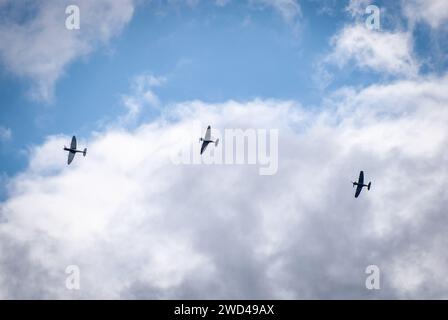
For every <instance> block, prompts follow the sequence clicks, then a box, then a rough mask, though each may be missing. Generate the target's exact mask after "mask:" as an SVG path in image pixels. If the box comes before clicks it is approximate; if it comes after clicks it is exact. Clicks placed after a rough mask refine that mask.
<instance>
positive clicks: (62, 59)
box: [0, 0, 134, 101]
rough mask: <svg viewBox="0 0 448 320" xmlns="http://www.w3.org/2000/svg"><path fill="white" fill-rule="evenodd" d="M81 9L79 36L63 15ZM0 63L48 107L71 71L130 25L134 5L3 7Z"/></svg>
mask: <svg viewBox="0 0 448 320" xmlns="http://www.w3.org/2000/svg"><path fill="white" fill-rule="evenodd" d="M73 4H75V5H77V6H78V7H79V9H80V21H81V28H80V30H67V29H66V27H65V20H66V17H67V15H66V14H65V9H66V7H67V6H68V5H73ZM0 10H2V11H1V12H0V15H1V17H2V19H0V21H1V22H0V38H1V39H2V41H1V42H0V58H1V60H2V62H3V64H4V66H5V67H6V68H7V69H9V70H10V71H11V72H13V73H14V74H17V75H18V76H21V77H25V78H28V79H30V80H31V81H32V82H33V88H32V92H31V94H32V97H33V98H36V99H38V100H43V101H50V100H51V99H52V96H53V90H54V86H55V82H56V80H57V79H59V78H60V77H61V75H62V74H63V73H64V70H65V69H66V67H67V65H68V64H70V63H71V62H73V61H74V60H76V59H77V58H79V57H83V56H86V55H88V54H89V53H90V52H92V51H93V50H94V49H95V48H96V47H97V46H98V45H101V44H106V43H107V42H108V41H109V40H110V39H111V38H112V37H113V36H114V35H116V34H117V33H119V32H120V31H121V30H122V29H123V27H124V26H125V25H126V24H127V23H128V22H129V21H130V19H131V18H132V15H133V11H134V4H133V0H121V1H112V0H98V1H88V0H78V1H75V2H74V1H68V0H67V1H65V0H64V1H54V0H45V1H39V2H35V1H12V0H8V1H5V2H4V3H3V5H2V6H1V7H0Z"/></svg>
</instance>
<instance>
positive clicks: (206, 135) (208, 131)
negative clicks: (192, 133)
mask: <svg viewBox="0 0 448 320" xmlns="http://www.w3.org/2000/svg"><path fill="white" fill-rule="evenodd" d="M211 131H212V129H211V127H210V126H208V127H207V131H206V132H205V138H204V140H210V139H211V138H212V134H211Z"/></svg>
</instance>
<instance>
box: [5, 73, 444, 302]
mask: <svg viewBox="0 0 448 320" xmlns="http://www.w3.org/2000/svg"><path fill="white" fill-rule="evenodd" d="M447 85H448V78H447V77H444V78H428V79H424V80H419V81H417V80H414V81H411V80H406V81H405V80H402V81H397V82H394V83H391V84H387V85H374V86H370V87H368V88H365V89H362V90H355V89H351V88H346V89H343V90H340V91H338V92H336V93H335V94H334V95H333V96H332V97H331V98H329V99H328V100H327V101H326V103H325V105H324V106H322V108H320V109H319V110H316V109H309V108H305V107H302V106H301V105H300V104H299V103H297V102H295V101H278V100H254V101H249V102H236V101H228V102H225V103H220V104H208V103H204V102H201V101H191V102H184V103H179V104H175V105H172V106H170V108H167V109H166V111H165V112H163V113H162V115H161V116H160V118H158V119H156V120H154V121H152V122H150V123H146V124H143V125H141V126H139V127H138V128H135V129H133V130H129V129H124V128H121V129H120V128H116V127H115V128H113V129H112V128H111V129H107V130H105V131H104V132H100V133H96V134H93V135H92V136H91V137H86V138H85V139H86V140H83V139H82V138H81V137H80V138H81V139H80V142H79V143H80V145H86V146H87V147H88V148H89V154H88V155H87V157H86V158H83V157H78V156H77V157H76V158H75V161H74V162H73V163H72V165H71V166H70V167H67V166H66V164H65V161H66V159H65V157H66V154H64V153H63V152H62V151H61V146H62V145H64V143H67V141H68V140H69V137H66V136H51V137H48V139H47V141H45V143H43V144H42V145H39V146H36V147H35V148H34V149H33V150H32V152H31V154H30V163H29V166H28V168H27V169H26V170H25V171H24V172H22V173H21V174H19V175H17V176H16V177H14V178H12V179H11V180H10V181H9V187H8V194H7V199H6V200H5V201H4V202H3V203H2V204H1V206H0V217H1V219H0V221H2V222H1V224H0V248H1V249H0V297H1V298H379V297H381V298H397V297H398V298H404V297H412V298H446V297H447V296H446V292H447V289H448V283H447V281H446V280H445V279H446V277H445V274H444V273H445V270H446V267H447V265H448V254H447V253H446V250H445V248H446V244H447V238H446V234H447V230H446V228H447V227H446V226H447V225H448V221H447V216H446V214H445V211H446V210H445V207H446V203H447V201H448V195H447V192H446V186H445V181H447V178H448V172H447V170H446V166H445V164H446V163H447V160H448V154H447V152H446V143H447V138H448V131H447V128H446V123H447V121H448V109H447V107H446V106H447V104H448V93H447V91H446V86H447ZM208 124H212V126H213V128H214V129H216V130H223V129H225V128H242V129H246V128H277V129H279V168H278V171H277V174H276V175H273V176H260V175H258V170H257V168H255V167H254V166H251V165H205V164H202V165H175V164H174V163H173V161H172V156H173V152H174V153H176V152H177V151H179V150H182V149H183V148H184V147H185V146H186V145H188V146H190V145H193V146H194V148H195V150H196V151H197V152H199V143H198V141H197V138H198V137H199V136H200V135H201V134H202V133H203V132H202V130H203V129H205V127H206V126H207V125H208ZM197 128H199V130H198V129H197ZM215 133H216V132H215ZM213 152H214V149H213V148H210V149H208V150H207V154H209V153H210V154H211V153H213ZM361 169H363V170H364V171H365V173H366V179H368V180H371V181H372V184H373V188H372V190H371V191H369V192H368V191H363V193H362V194H361V197H360V198H358V199H356V200H355V199H354V197H353V190H352V187H351V184H350V180H353V179H355V178H356V176H357V174H358V172H359V170H361ZM371 264H375V265H378V266H379V268H380V270H381V275H382V277H381V279H382V282H381V290H379V291H369V290H366V288H365V285H364V283H365V277H366V274H365V268H366V267H367V266H368V265H371ZM68 265H78V266H79V267H80V270H81V290H79V291H76V290H75V291H69V290H67V289H66V288H65V285H64V284H65V278H66V276H67V275H66V274H65V272H64V271H65V268H66V267H67V266H68Z"/></svg>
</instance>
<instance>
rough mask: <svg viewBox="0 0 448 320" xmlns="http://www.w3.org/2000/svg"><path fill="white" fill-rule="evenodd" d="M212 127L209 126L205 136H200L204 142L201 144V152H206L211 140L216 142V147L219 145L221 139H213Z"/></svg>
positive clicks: (200, 140)
mask: <svg viewBox="0 0 448 320" xmlns="http://www.w3.org/2000/svg"><path fill="white" fill-rule="evenodd" d="M211 130H212V129H211V127H210V126H208V127H207V131H205V138H200V139H199V142H202V146H201V154H202V153H204V151H205V149H206V148H207V146H208V144H209V143H210V142H213V143H214V144H215V147H216V146H218V142H219V139H216V140H215V141H213V140H211Z"/></svg>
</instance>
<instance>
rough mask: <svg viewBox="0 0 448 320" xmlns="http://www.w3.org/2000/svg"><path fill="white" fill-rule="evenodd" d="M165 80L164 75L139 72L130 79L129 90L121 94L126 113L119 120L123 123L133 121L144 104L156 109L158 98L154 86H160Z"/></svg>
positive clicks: (158, 102)
mask: <svg viewBox="0 0 448 320" xmlns="http://www.w3.org/2000/svg"><path fill="white" fill-rule="evenodd" d="M166 81H167V79H166V77H157V76H154V75H152V74H141V75H138V76H136V77H135V78H134V79H132V83H131V92H130V93H129V94H125V95H123V96H122V100H123V105H124V106H125V108H126V109H127V113H126V115H125V116H124V117H122V119H121V121H122V122H124V123H129V122H133V121H135V120H136V119H137V117H138V116H139V115H140V113H141V111H142V109H143V108H144V107H145V106H148V107H150V108H156V109H157V108H158V107H159V106H160V100H159V97H158V96H157V94H156V93H155V92H154V88H156V87H160V86H162V85H163V84H164V83H165V82H166Z"/></svg>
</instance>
